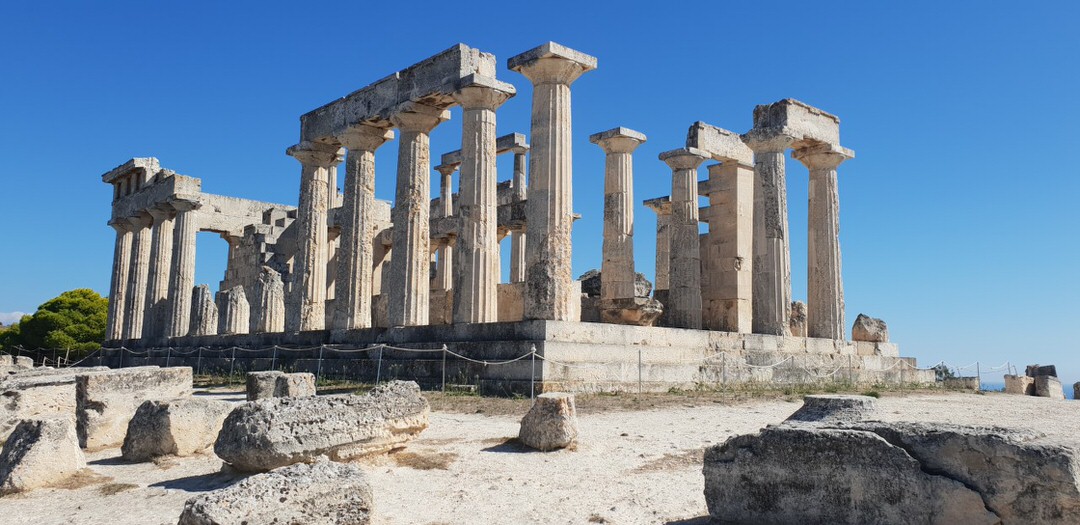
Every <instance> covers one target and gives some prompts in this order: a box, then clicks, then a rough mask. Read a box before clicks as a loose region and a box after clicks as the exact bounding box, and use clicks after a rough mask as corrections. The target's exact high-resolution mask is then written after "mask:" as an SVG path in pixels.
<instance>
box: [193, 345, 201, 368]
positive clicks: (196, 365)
mask: <svg viewBox="0 0 1080 525" xmlns="http://www.w3.org/2000/svg"><path fill="white" fill-rule="evenodd" d="M195 374H196V375H202V347H201V346H200V347H199V357H198V358H196V359H195Z"/></svg>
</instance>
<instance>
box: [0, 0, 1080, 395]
mask: <svg viewBox="0 0 1080 525" xmlns="http://www.w3.org/2000/svg"><path fill="white" fill-rule="evenodd" d="M729 4H730V5H729ZM734 4H735V3H733V2H704V3H701V4H699V5H696V6H689V5H685V6H677V5H676V4H674V3H652V4H641V5H635V4H633V3H629V2H619V3H611V4H610V5H609V4H605V3H600V2H580V1H578V2H572V3H560V2H543V3H530V4H515V3H512V2H511V3H507V2H497V3H491V4H490V5H483V6H482V5H480V4H479V3H469V2H464V3H456V4H455V3H446V2H432V3H426V2H408V3H407V4H398V3H392V2H348V3H344V4H342V5H339V6H332V5H331V4H330V3H308V4H301V3H296V2H291V3H288V4H286V3H280V4H279V3H274V2H228V3H225V2H220V3H219V2H206V3H200V2H109V3H84V2H72V3H65V2H56V3H53V2H48V3H46V2H6V3H4V4H3V6H2V7H0V68H2V69H0V71H2V73H0V74H2V77H0V78H2V80H3V81H2V82H0V151H2V153H3V155H2V158H3V163H2V164H0V227H2V228H3V239H4V242H3V244H2V246H3V248H0V312H13V311H23V312H32V311H33V310H34V309H35V308H36V307H37V305H38V304H40V303H41V302H43V301H45V300H47V299H49V298H51V297H53V296H55V295H57V294H58V293H60V292H62V291H64V290H68V289H72V288H79V287H90V288H93V289H95V290H98V291H99V292H102V293H107V291H108V286H109V267H110V262H111V258H112V246H113V238H114V234H113V231H112V229H111V228H109V227H108V226H106V221H107V219H108V217H109V200H110V188H109V187H108V186H106V185H105V184H103V183H102V182H101V180H100V175H101V174H102V173H103V172H105V171H107V170H109V169H111V168H112V167H114V166H116V165H118V164H120V163H122V162H124V161H126V160H127V159H129V158H131V157H135V156H155V157H158V158H159V159H160V160H161V162H162V165H163V166H165V167H168V168H170V169H173V170H176V171H178V172H180V173H182V174H185V175H191V176H195V177H200V178H202V180H203V189H204V190H205V191H208V192H212V193H220V194H225V195H234V196H241V197H248V198H253V199H260V200H268V201H275V202H281V203H295V202H296V199H297V191H298V188H299V173H300V168H299V164H298V163H297V162H296V161H295V160H293V159H292V158H289V157H287V156H285V155H284V150H285V148H286V147H287V146H289V145H292V144H294V143H295V142H296V141H297V137H298V133H299V127H298V117H299V115H300V114H302V113H304V112H306V111H308V110H310V109H312V108H315V107H317V106H319V105H322V104H324V103H326V102H328V101H330V100H332V99H334V98H337V97H340V96H342V95H344V94H346V93H348V92H350V91H353V90H355V89H358V88H360V87H363V86H364V85H367V84H368V83H370V82H372V81H375V80H377V79H379V78H382V77H383V76H385V75H387V74H389V73H391V72H393V71H396V70H398V69H401V68H403V67H405V66H408V65H410V64H412V63H414V62H417V61H419V60H421V59H424V58H426V57H428V56H430V55H432V54H434V53H437V52H439V51H441V50H443V49H445V48H447V47H449V46H451V45H453V44H454V43H457V42H463V43H466V44H468V45H470V46H473V47H477V48H480V49H482V50H484V51H487V52H491V53H494V54H495V55H496V56H497V57H498V63H499V64H500V71H499V73H498V75H499V77H500V78H501V79H503V80H505V81H508V82H511V83H513V84H514V85H515V86H517V88H518V93H519V94H518V96H517V97H516V98H514V99H512V100H511V101H510V102H508V103H507V104H506V105H505V106H504V107H503V109H502V110H501V111H500V112H499V132H500V133H509V132H512V131H518V132H526V133H527V132H528V126H529V104H530V97H531V90H530V86H529V84H528V82H527V81H526V80H525V79H524V77H522V76H520V75H518V74H516V73H512V72H509V71H506V70H505V61H506V58H508V57H510V56H513V55H514V54H517V53H519V52H521V51H524V50H526V49H529V48H532V47H534V46H536V45H538V44H540V43H542V42H545V41H548V40H554V41H557V42H560V43H562V44H565V45H568V46H570V47H573V48H576V49H579V50H581V51H584V52H586V53H589V54H592V55H595V56H597V57H598V58H599V64H600V65H599V69H598V70H597V71H594V72H591V73H588V74H586V75H584V76H583V77H582V78H581V79H580V80H579V81H578V82H577V83H575V84H574V86H573V102H574V106H573V110H574V154H575V155H574V175H575V178H574V182H575V187H574V191H575V195H574V196H575V199H574V207H575V209H576V210H577V211H578V212H580V213H582V214H583V215H584V218H583V219H582V220H581V221H580V222H578V224H577V227H576V228H575V231H574V238H575V250H574V269H575V272H576V273H578V274H580V273H582V272H584V271H586V270H588V269H589V268H593V267H597V266H599V260H600V257H599V253H598V251H599V246H600V242H599V237H600V231H601V214H600V209H601V206H602V202H603V199H602V195H601V192H602V184H601V182H602V176H603V175H602V174H603V171H602V170H603V168H602V166H603V156H602V154H601V152H600V150H599V148H597V147H596V146H594V145H592V144H589V142H588V135H589V134H590V133H594V132H597V131H602V130H606V129H609V128H612V127H615V126H626V127H630V128H633V129H636V130H639V131H641V132H643V133H645V134H647V135H648V137H649V140H648V142H647V143H646V144H644V145H643V146H642V147H641V148H639V149H638V151H637V154H636V157H635V160H636V163H635V167H636V171H635V175H636V176H635V191H636V198H637V199H638V200H639V201H640V200H642V199H645V198H649V197H654V196H659V195H666V194H668V193H669V192H670V184H671V179H670V172H669V171H668V169H667V168H666V167H665V166H664V164H663V163H661V162H660V161H659V160H657V154H658V153H660V152H661V151H665V150H668V149H673V148H677V147H679V146H680V145H681V144H682V142H683V140H684V137H685V134H686V130H687V127H688V126H689V125H690V123H692V122H694V121H696V120H704V121H706V122H709V123H712V124H715V125H718V126H721V127H724V128H728V129H732V130H736V131H740V132H741V131H745V130H746V129H748V128H749V127H750V125H751V117H752V110H753V108H754V105H755V104H763V103H769V102H774V101H776V100H779V99H782V98H788V97H791V98H796V99H800V100H802V101H805V102H807V103H809V104H811V105H814V106H818V107H821V108H823V109H825V110H827V111H829V112H832V113H835V114H837V115H839V116H840V118H841V120H842V128H841V129H842V131H841V138H842V141H843V143H844V145H845V146H847V147H850V148H852V149H854V150H856V152H857V154H858V157H857V158H856V159H855V160H853V161H850V162H848V163H845V164H844V165H843V166H841V168H840V192H841V193H840V199H841V224H842V234H841V238H842V248H843V254H844V277H845V287H846V288H845V292H846V298H847V312H848V323H849V325H850V322H851V321H852V320H854V318H855V316H856V314H858V313H859V312H865V313H867V314H870V315H873V316H876V317H882V318H884V319H885V320H886V321H887V322H888V323H889V327H890V331H891V333H892V335H893V338H894V340H895V341H897V342H899V343H900V344H901V348H902V351H903V353H904V355H912V356H916V357H918V358H919V360H920V362H921V363H922V364H931V363H933V362H936V361H938V360H941V359H945V360H947V361H949V362H952V363H954V364H966V363H967V362H972V361H975V360H979V361H981V362H983V363H985V364H988V365H990V364H993V365H996V364H999V363H1001V362H1004V361H1007V360H1008V361H1012V362H1014V363H1018V364H1020V365H1023V364H1025V363H1034V362H1039V363H1057V364H1058V365H1059V370H1060V371H1061V374H1062V376H1063V377H1064V379H1066V380H1068V381H1076V380H1080V344H1078V343H1077V342H1076V341H1077V335H1076V332H1077V331H1078V328H1080V323H1078V322H1077V320H1076V316H1077V306H1076V305H1077V302H1076V299H1077V295H1078V294H1077V292H1078V291H1080V286H1078V284H1077V277H1076V273H1075V272H1076V269H1077V260H1078V259H1080V248H1078V242H1077V241H1078V240H1080V236H1078V233H1077V226H1078V222H1080V221H1078V219H1077V215H1076V204H1077V198H1078V197H1080V191H1078V190H1080V182H1078V176H1080V173H1077V171H1078V170H1077V167H1076V166H1077V162H1076V158H1075V157H1076V154H1077V153H1078V149H1080V127H1078V126H1077V122H1080V102H1078V94H1080V72H1078V71H1080V31H1077V30H1076V27H1075V24H1076V20H1078V19H1080V3H1077V2H1073V1H1060V2H1025V3H1020V2H1010V3H1005V2H975V1H971V2H941V1H934V2H902V3H901V2H889V3H886V2H840V3H837V4H831V5H826V4H824V3H807V2H745V3H743V4H746V5H734ZM1023 4H1029V5H1023ZM399 5H400V6H402V7H398V6H399ZM519 6H529V7H531V8H523V7H519ZM658 6H662V7H658ZM459 122H460V115H459V113H458V111H455V112H454V120H452V121H450V122H447V123H445V124H443V125H441V126H440V127H439V128H437V129H436V130H435V133H434V134H433V137H432V150H433V153H435V154H438V153H441V152H445V151H448V150H452V149H457V148H458V147H459V145H460V124H459ZM395 156H396V143H394V142H391V143H389V144H388V145H386V146H384V147H383V148H382V149H381V150H380V151H379V155H378V160H377V163H378V167H377V173H378V175H377V193H378V196H379V197H381V198H386V199H389V198H391V197H392V195H393V176H394V174H393V170H394V165H395V161H394V159H395ZM788 166H789V171H788V190H789V202H790V221H791V230H792V234H791V244H792V267H793V278H794V295H795V297H796V298H798V299H805V293H806V292H805V290H806V283H805V280H806V179H807V176H806V171H805V169H804V168H803V167H802V166H801V165H800V164H798V163H797V162H795V161H790V160H789V163H788ZM499 167H500V170H501V178H502V179H506V178H508V177H509V176H510V173H509V171H510V169H511V166H510V164H509V159H502V160H500V165H499ZM702 176H704V170H702ZM654 228H655V219H654V216H653V214H652V213H651V212H650V211H648V210H647V209H645V208H643V207H639V208H638V210H637V223H636V233H637V236H636V239H635V241H636V254H637V263H638V268H639V270H641V271H643V272H644V273H646V274H648V275H650V277H651V275H652V271H653V247H654V242H655V236H654V231H655V229H654ZM224 246H225V245H224V242H223V241H221V240H220V239H219V238H216V237H214V236H213V235H212V234H202V235H200V239H199V250H200V252H199V263H198V270H197V274H198V275H197V276H198V280H199V282H208V283H211V284H212V285H213V286H216V283H217V281H218V280H220V278H221V272H222V271H223V267H224V258H225V250H224ZM849 327H850V326H849Z"/></svg>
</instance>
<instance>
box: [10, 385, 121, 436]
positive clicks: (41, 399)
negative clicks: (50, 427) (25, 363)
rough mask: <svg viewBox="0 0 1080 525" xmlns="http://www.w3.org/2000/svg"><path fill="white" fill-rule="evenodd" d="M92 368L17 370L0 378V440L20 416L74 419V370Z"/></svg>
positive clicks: (20, 418) (21, 417)
mask: <svg viewBox="0 0 1080 525" xmlns="http://www.w3.org/2000/svg"><path fill="white" fill-rule="evenodd" d="M95 370H108V368H105V367H103V366H101V367H94V368H78V369H71V368H61V369H53V368H44V367H38V368H35V369H32V370H21V371H19V372H17V373H14V374H11V375H8V376H6V377H3V378H0V400H2V402H0V442H2V441H3V440H5V439H7V436H8V434H10V433H11V431H12V430H13V429H14V428H15V425H17V424H19V422H20V421H22V420H24V419H40V418H44V417H50V416H65V417H67V418H69V419H71V420H72V421H73V422H74V421H75V374H77V373H84V372H88V371H95Z"/></svg>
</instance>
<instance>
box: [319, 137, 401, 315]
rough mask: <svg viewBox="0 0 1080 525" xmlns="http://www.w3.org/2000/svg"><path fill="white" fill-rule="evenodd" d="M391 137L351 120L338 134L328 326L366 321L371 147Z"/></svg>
mask: <svg viewBox="0 0 1080 525" xmlns="http://www.w3.org/2000/svg"><path fill="white" fill-rule="evenodd" d="M393 138H394V132H393V131H391V130H388V129H383V128H377V127H374V126H357V127H355V128H352V129H350V130H348V131H347V132H345V134H343V135H342V136H340V137H338V140H339V141H341V144H342V145H343V146H345V148H346V149H347V150H348V152H349V153H348V156H347V157H346V158H345V196H344V202H343V203H342V205H341V211H339V212H338V219H339V221H340V222H341V237H340V238H339V239H340V246H339V248H338V266H337V270H338V275H337V288H336V290H335V293H336V296H337V297H336V299H335V300H334V308H335V310H336V314H335V317H334V324H333V328H336V329H344V330H352V329H356V328H370V327H371V295H372V275H371V271H372V267H373V265H374V260H375V259H374V255H373V253H372V251H373V249H374V247H373V243H372V241H373V236H374V234H375V216H374V214H375V150H376V149H378V148H379V146H382V145H383V144H385V143H386V141H388V140H391V139H393Z"/></svg>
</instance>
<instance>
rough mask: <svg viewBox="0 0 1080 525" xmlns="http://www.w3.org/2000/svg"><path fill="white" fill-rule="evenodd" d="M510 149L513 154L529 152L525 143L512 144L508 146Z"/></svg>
mask: <svg viewBox="0 0 1080 525" xmlns="http://www.w3.org/2000/svg"><path fill="white" fill-rule="evenodd" d="M510 151H512V152H513V153H514V155H524V154H526V153H528V152H529V145H528V144H526V145H524V146H514V147H512V148H510Z"/></svg>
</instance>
